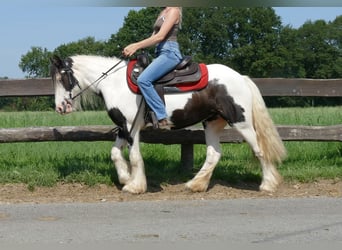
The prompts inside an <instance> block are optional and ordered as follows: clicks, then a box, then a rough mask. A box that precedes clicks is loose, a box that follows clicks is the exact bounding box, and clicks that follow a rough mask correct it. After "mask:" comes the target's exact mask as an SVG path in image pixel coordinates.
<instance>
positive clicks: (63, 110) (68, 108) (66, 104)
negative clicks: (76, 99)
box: [56, 99, 72, 115]
mask: <svg viewBox="0 0 342 250" xmlns="http://www.w3.org/2000/svg"><path fill="white" fill-rule="evenodd" d="M56 112H57V113H59V114H61V115H64V114H68V113H71V112H72V104H71V102H70V101H69V100H67V99H65V100H64V101H63V102H62V104H61V105H58V106H56Z"/></svg>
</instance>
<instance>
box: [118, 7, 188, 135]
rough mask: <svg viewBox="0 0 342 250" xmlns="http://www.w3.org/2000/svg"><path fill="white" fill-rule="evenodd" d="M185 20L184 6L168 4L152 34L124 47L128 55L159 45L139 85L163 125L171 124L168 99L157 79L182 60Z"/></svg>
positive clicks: (155, 24)
mask: <svg viewBox="0 0 342 250" xmlns="http://www.w3.org/2000/svg"><path fill="white" fill-rule="evenodd" d="M181 22H182V8H180V7H165V8H164V9H163V10H162V11H161V12H160V14H159V16H158V18H157V20H156V21H155V23H154V26H153V33H152V35H151V36H150V37H149V38H146V39H144V40H141V41H139V42H136V43H132V44H130V45H128V46H126V47H125V48H124V50H123V51H122V53H123V54H124V55H125V56H131V55H133V54H134V53H135V52H136V51H137V50H139V49H143V48H147V47H151V46H153V45H157V47H156V58H155V59H154V60H153V61H152V63H151V64H150V65H149V66H148V67H147V68H146V69H145V70H144V71H143V72H142V74H141V75H140V76H139V77H138V86H139V89H140V91H141V93H142V94H143V96H144V98H145V101H146V103H147V104H148V106H149V107H150V108H151V109H152V110H153V111H154V113H155V114H156V117H157V119H158V125H159V128H169V127H170V125H171V122H170V121H169V120H168V117H167V113H166V109H165V105H164V102H163V101H162V100H161V98H160V97H159V95H158V94H157V91H156V90H155V89H154V87H153V83H154V82H155V81H157V80H158V79H160V78H161V77H162V76H164V75H165V74H166V73H168V72H170V71H171V70H172V69H174V68H175V67H176V66H177V65H178V64H179V63H180V62H181V60H182V55H181V53H180V50H179V45H178V42H177V33H178V30H179V28H180V26H181Z"/></svg>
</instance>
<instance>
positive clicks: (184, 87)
mask: <svg viewBox="0 0 342 250" xmlns="http://www.w3.org/2000/svg"><path fill="white" fill-rule="evenodd" d="M136 62H137V60H131V61H129V62H128V65H127V73H126V78H127V84H128V87H129V89H130V90H131V91H132V92H133V93H135V94H141V92H140V90H139V87H138V86H137V85H136V84H135V83H134V82H133V81H132V79H131V74H132V70H133V68H134V65H135V64H136ZM199 67H200V70H201V79H200V80H198V81H197V82H185V83H178V84H175V85H174V86H175V87H177V88H178V89H180V90H181V91H182V92H189V91H196V90H201V89H203V88H205V87H206V86H207V85H208V68H207V65H205V64H203V63H200V64H199Z"/></svg>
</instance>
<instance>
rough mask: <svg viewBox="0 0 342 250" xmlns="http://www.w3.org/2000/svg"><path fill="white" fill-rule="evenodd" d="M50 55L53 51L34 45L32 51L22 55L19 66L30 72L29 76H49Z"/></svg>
mask: <svg viewBox="0 0 342 250" xmlns="http://www.w3.org/2000/svg"><path fill="white" fill-rule="evenodd" d="M50 56H51V52H49V51H48V50H47V49H46V48H44V49H43V48H41V47H32V48H31V51H29V52H28V53H27V54H26V55H23V56H22V57H21V61H20V63H19V67H20V68H21V70H22V71H23V72H27V73H28V77H47V76H48V75H49V63H50V62H49V58H50Z"/></svg>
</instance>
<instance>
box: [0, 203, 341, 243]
mask: <svg viewBox="0 0 342 250" xmlns="http://www.w3.org/2000/svg"><path fill="white" fill-rule="evenodd" d="M197 241H200V242H203V243H205V242H219V241H229V242H230V243H241V242H245V243H259V244H263V243H298V242H303V243H305V242H311V243H312V242H316V241H317V242H319V241H329V242H339V243H342V198H339V199H335V198H305V199H234V200H220V201H208V200H200V201H139V202H113V203H109V202H108V203H107V202H103V203H97V204H84V203H76V204H75V203H73V204H16V205H6V204H2V205H0V245H1V244H8V243H15V244H30V243H42V244H45V243H47V244H50V243H52V244H70V243H86V244H88V243H89V244H93V243H95V244H96V243H97V242H107V243H120V242H122V243H127V242H133V243H134V242H197Z"/></svg>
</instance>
